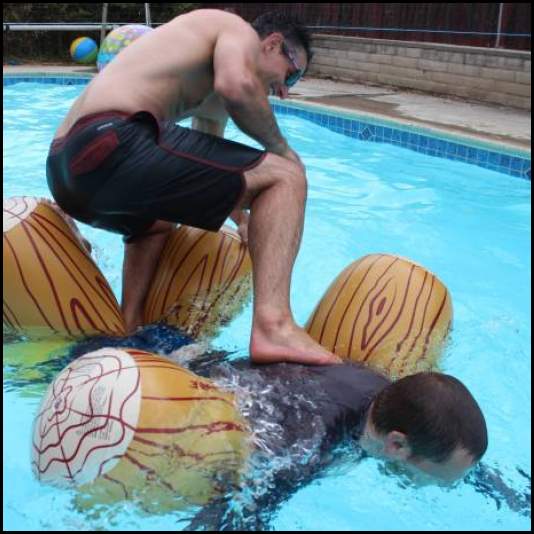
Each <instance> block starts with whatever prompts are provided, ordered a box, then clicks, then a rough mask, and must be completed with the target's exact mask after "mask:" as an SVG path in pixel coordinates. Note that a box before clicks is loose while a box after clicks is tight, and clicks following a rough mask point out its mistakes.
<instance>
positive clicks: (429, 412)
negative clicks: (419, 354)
mask: <svg viewBox="0 0 534 534" xmlns="http://www.w3.org/2000/svg"><path fill="white" fill-rule="evenodd" d="M371 421H372V424H373V425H374V427H375V428H376V430H377V431H378V432H379V433H381V434H383V433H386V434H387V433H389V432H391V431H394V430H396V431H398V432H402V433H403V434H405V435H406V437H407V439H408V443H409V445H410V447H411V449H412V457H414V458H424V459H428V460H432V461H434V462H438V463H439V462H444V461H446V460H447V459H448V458H449V457H450V455H451V454H452V453H453V452H454V450H455V449H456V448H457V447H458V446H461V447H462V448H464V449H465V450H467V451H468V452H469V453H470V454H471V455H472V456H473V458H474V462H478V460H480V458H482V456H483V455H484V453H485V452H486V448H487V446H488V433H487V428H486V422H485V420H484V416H483V415H482V412H481V411H480V407H479V406H478V404H477V402H476V401H475V399H474V398H473V396H472V395H471V393H469V391H468V390H467V388H466V387H465V386H464V385H463V384H462V383H461V382H460V381H459V380H457V379H456V378H454V377H452V376H449V375H445V374H441V373H417V374H415V375H411V376H407V377H405V378H401V379H400V380H398V381H397V382H394V383H393V384H391V385H390V386H388V387H387V388H385V389H384V390H383V391H381V392H380V393H379V394H378V396H377V397H376V399H375V400H374V403H373V406H372V410H371Z"/></svg>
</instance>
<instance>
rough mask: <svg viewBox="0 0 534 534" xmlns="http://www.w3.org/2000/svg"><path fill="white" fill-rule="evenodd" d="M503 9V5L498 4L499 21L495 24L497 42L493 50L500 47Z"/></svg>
mask: <svg viewBox="0 0 534 534" xmlns="http://www.w3.org/2000/svg"><path fill="white" fill-rule="evenodd" d="M503 9H504V3H500V4H499V21H498V22H497V40H496V41H495V48H499V47H500V46H501V33H502V13H503Z"/></svg>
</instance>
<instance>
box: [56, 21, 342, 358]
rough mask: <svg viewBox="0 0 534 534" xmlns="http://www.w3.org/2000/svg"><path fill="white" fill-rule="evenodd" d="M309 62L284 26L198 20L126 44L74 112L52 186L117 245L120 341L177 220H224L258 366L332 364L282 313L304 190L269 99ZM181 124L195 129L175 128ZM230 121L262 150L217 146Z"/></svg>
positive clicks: (135, 320)
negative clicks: (239, 270)
mask: <svg viewBox="0 0 534 534" xmlns="http://www.w3.org/2000/svg"><path fill="white" fill-rule="evenodd" d="M310 56H311V53H310V51H309V40H308V37H307V35H306V33H305V31H303V30H302V29H301V28H299V27H298V26H295V25H294V24H292V23H290V22H287V21H284V20H283V19H281V18H280V17H277V16H271V15H264V16H263V17H260V19H258V20H257V21H256V22H255V23H254V25H250V24H248V23H247V22H245V21H244V20H243V19H241V18H240V17H238V16H237V15H234V14H230V13H226V12H223V11H218V10H198V11H194V12H192V13H189V14H186V15H182V16H180V17H177V18H175V19H174V20H172V21H170V22H169V23H167V24H165V25H163V26H161V27H159V28H158V29H157V30H155V31H153V32H151V33H149V34H147V35H145V36H143V38H142V39H139V40H138V41H136V42H134V43H133V44H132V45H130V46H128V47H127V48H126V49H125V50H123V51H122V52H121V53H120V55H119V56H117V58H116V59H115V60H114V61H113V62H112V63H110V64H109V65H108V66H107V67H106V68H105V69H104V70H103V71H102V72H101V73H100V74H98V75H97V76H96V77H95V78H94V79H93V80H92V82H91V83H90V84H89V86H88V87H87V88H86V90H85V91H84V92H83V94H82V95H81V96H80V97H79V98H78V100H77V101H76V102H75V103H74V105H73V106H72V109H71V110H70V112H69V113H68V115H67V117H66V118H65V120H64V121H63V123H62V124H61V125H60V127H59V129H58V131H57V133H56V136H55V139H54V141H53V143H52V147H51V150H50V154H49V157H48V161H47V178H48V184H49V187H50V190H51V192H52V195H53V196H54V199H55V200H56V202H57V203H58V204H59V206H60V207H61V208H62V209H63V210H64V211H65V212H67V213H68V214H69V215H71V216H72V217H74V218H75V219H78V220H80V221H82V222H85V223H87V224H91V225H93V226H96V227H100V228H104V229H107V230H110V231H113V232H118V233H121V234H123V235H124V236H125V243H126V246H125V257H124V269H123V293H122V309H123V313H124V318H125V321H126V327H127V330H128V331H130V332H132V331H133V330H135V328H136V327H138V326H139V325H141V324H142V316H143V305H144V300H145V298H146V294H147V292H148V288H149V284H150V281H151V279H152V276H153V274H154V271H155V269H156V266H157V263H158V259H159V256H160V253H161V251H162V249H163V246H164V244H165V242H166V240H167V237H168V235H169V232H170V231H171V230H172V228H173V227H174V225H175V223H183V224H187V225H190V226H196V227H199V228H204V229H206V230H211V231H217V230H218V229H219V228H220V226H221V225H222V224H223V223H224V221H225V220H226V218H227V217H228V216H229V215H230V214H232V215H233V219H234V220H235V221H236V223H237V224H238V226H240V228H241V230H242V231H243V230H244V229H245V228H247V227H248V244H249V249H250V254H251V257H252V263H253V277H254V317H253V325H252V334H251V341H250V354H251V358H252V359H253V361H255V362H258V363H266V362H276V361H292V362H299V363H309V364H330V363H338V362H339V360H338V358H337V357H336V356H335V355H333V354H331V353H330V352H328V351H327V350H325V349H324V348H323V347H321V346H320V345H318V344H317V343H315V341H313V340H312V339H311V338H310V337H309V336H308V335H307V333H306V332H305V331H304V330H303V329H301V328H300V327H298V326H297V324H296V323H295V321H294V319H293V316H292V312H291V309H290V302H289V291H290V283H291V273H292V270H293V264H294V261H295V258H296V255H297V252H298V249H299V247H300V241H301V236H302V227H303V218H304V207H305V201H306V191H307V183H306V174H305V169H304V166H303V164H302V162H301V161H300V158H299V157H298V155H297V154H296V153H295V152H294V151H293V150H292V149H291V148H290V147H289V145H288V144H287V141H286V140H285V139H284V137H283V136H282V134H281V132H280V130H279V128H278V125H277V123H276V120H275V117H274V115H273V113H272V110H271V106H270V104H269V101H268V95H269V93H274V94H276V95H278V96H280V97H281V98H285V97H286V96H287V94H288V90H289V87H291V86H292V85H294V84H295V83H296V82H297V81H298V79H299V78H300V77H301V76H302V74H303V73H304V72H305V70H306V69H307V66H308V63H309V59H310ZM187 117H193V130H190V129H186V128H181V127H179V126H176V124H175V123H176V121H179V120H182V119H184V118H187ZM228 117H231V118H232V119H233V120H234V122H235V123H236V124H237V126H238V127H239V128H240V129H241V130H242V131H243V132H245V133H246V134H248V135H249V136H251V137H252V138H254V139H255V140H257V141H258V142H259V143H261V144H262V146H263V147H265V152H263V151H259V150H256V149H253V148H251V147H248V146H244V145H240V144H238V143H234V142H231V141H226V140H224V139H222V135H223V132H224V128H225V125H226V122H227V120H228ZM247 209H250V220H249V221H248V220H247V219H248V214H247V213H246V211H244V210H247ZM247 223H248V224H247Z"/></svg>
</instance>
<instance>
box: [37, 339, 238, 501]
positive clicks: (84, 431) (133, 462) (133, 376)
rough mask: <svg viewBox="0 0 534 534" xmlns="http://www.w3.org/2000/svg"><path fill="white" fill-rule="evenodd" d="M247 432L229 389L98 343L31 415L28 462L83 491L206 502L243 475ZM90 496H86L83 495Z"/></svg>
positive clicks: (104, 497)
mask: <svg viewBox="0 0 534 534" xmlns="http://www.w3.org/2000/svg"><path fill="white" fill-rule="evenodd" d="M247 456H248V430H247V428H246V426H245V423H244V421H243V420H242V419H241V417H240V415H239V413H238V411H237V408H236V407H235V405H234V397H233V395H232V394H231V393H227V392H223V391H221V390H219V389H217V387H216V386H215V385H214V384H213V383H212V382H211V381H209V380H207V379H205V378H201V377H199V376H197V375H195V374H193V373H191V372H189V371H186V370H185V369H182V368H181V367H179V366H178V365H176V364H174V363H173V362H171V361H170V360H167V359H165V358H161V357H157V356H155V355H153V354H150V353H148V352H143V351H138V350H134V349H112V348H104V349H101V350H98V351H95V352H92V353H89V354H86V355H84V356H82V357H80V358H78V359H76V360H75V361H73V362H72V363H70V364H69V365H68V366H67V367H66V368H65V369H64V370H63V371H62V372H61V373H60V374H59V375H58V376H57V377H56V379H55V380H54V381H53V382H52V384H51V385H50V387H49V389H48V391H47V393H46V395H45V396H44V398H43V400H42V402H41V405H40V407H39V410H38V413H37V415H36V417H35V420H34V427H33V446H32V469H33V472H34V474H35V476H36V477H37V478H38V479H39V480H40V481H42V482H45V483H49V484H53V485H56V486H61V487H78V488H79V489H80V491H81V492H82V493H84V494H86V495H88V496H89V497H88V499H89V500H91V499H94V500H96V501H98V502H114V501H117V500H123V499H126V498H136V499H140V500H141V501H142V502H143V503H144V504H145V505H146V507H149V508H152V509H154V510H155V509H157V510H160V511H161V510H164V509H166V507H167V506H169V507H173V508H176V506H177V505H179V503H183V504H184V505H186V504H204V503H206V502H208V501H209V500H210V499H213V498H214V497H217V496H220V491H223V484H221V485H219V484H218V483H217V481H223V480H224V481H226V482H228V481H231V480H234V479H236V477H238V476H239V472H240V469H241V468H242V467H243V465H244V462H245V460H246V458H247ZM86 502H87V501H86Z"/></svg>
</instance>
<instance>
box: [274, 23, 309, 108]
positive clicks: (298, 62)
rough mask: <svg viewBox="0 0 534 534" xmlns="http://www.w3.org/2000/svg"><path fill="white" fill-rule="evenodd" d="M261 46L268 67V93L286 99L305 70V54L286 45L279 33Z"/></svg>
mask: <svg viewBox="0 0 534 534" xmlns="http://www.w3.org/2000/svg"><path fill="white" fill-rule="evenodd" d="M263 44H264V51H265V54H266V58H267V61H266V64H267V65H268V68H267V69H266V72H267V84H268V86H269V92H270V93H271V94H274V95H276V96H278V97H280V98H282V99H284V98H287V96H288V94H289V89H290V87H292V86H293V85H295V84H296V83H297V82H298V80H299V79H300V77H301V76H302V74H303V73H304V71H305V70H306V66H307V56H306V52H305V51H304V49H303V48H300V47H294V46H293V45H291V44H290V43H288V42H287V41H286V40H285V39H284V37H283V36H282V35H281V34H279V33H274V34H272V35H270V36H269V37H267V38H266V39H265V41H264V43H263Z"/></svg>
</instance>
